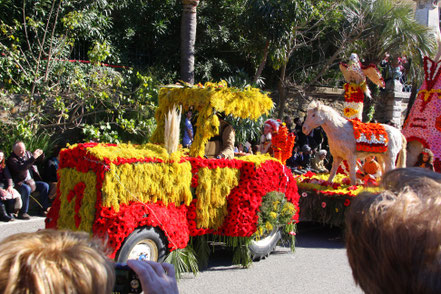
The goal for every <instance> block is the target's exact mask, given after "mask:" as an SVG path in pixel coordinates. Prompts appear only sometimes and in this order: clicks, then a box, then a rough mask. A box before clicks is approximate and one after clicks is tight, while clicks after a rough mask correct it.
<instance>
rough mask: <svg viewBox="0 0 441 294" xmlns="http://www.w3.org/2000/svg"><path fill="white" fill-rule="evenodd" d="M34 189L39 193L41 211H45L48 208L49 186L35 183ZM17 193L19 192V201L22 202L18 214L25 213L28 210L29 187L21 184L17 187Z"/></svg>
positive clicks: (38, 182)
mask: <svg viewBox="0 0 441 294" xmlns="http://www.w3.org/2000/svg"><path fill="white" fill-rule="evenodd" d="M35 186H36V189H35V191H38V192H39V193H40V204H41V205H42V206H43V210H46V209H47V208H48V207H49V197H48V193H49V184H48V183H46V182H40V181H36V182H35ZM17 188H18V189H17V190H18V192H20V195H21V200H22V201H23V207H22V208H21V209H20V212H22V213H27V212H28V209H29V196H30V195H31V187H29V185H27V184H24V183H23V184H21V185H20V186H18V187H17Z"/></svg>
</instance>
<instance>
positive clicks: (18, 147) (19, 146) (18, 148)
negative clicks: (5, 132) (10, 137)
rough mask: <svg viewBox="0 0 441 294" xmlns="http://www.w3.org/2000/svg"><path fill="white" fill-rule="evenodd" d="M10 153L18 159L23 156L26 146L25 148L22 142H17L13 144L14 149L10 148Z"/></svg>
mask: <svg viewBox="0 0 441 294" xmlns="http://www.w3.org/2000/svg"><path fill="white" fill-rule="evenodd" d="M12 151H13V152H14V154H15V155H17V156H18V157H23V156H24V155H25V152H26V146H25V144H24V143H23V142H22V141H19V142H17V143H15V144H14V147H13V148H12Z"/></svg>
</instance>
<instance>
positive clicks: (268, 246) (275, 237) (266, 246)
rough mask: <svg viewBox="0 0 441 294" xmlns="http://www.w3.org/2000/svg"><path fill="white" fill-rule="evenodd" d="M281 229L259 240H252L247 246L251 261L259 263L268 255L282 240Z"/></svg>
mask: <svg viewBox="0 0 441 294" xmlns="http://www.w3.org/2000/svg"><path fill="white" fill-rule="evenodd" d="M280 230H281V228H276V229H274V230H273V231H272V232H271V233H270V234H268V235H267V236H266V237H264V238H261V239H260V240H252V241H251V243H250V244H249V245H248V249H249V250H250V253H251V258H252V259H253V261H259V260H261V259H262V258H265V257H267V256H268V255H270V253H271V252H273V251H274V249H275V248H276V245H277V243H278V242H279V240H280V239H281V238H282V232H281V231H280Z"/></svg>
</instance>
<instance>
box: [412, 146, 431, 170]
mask: <svg viewBox="0 0 441 294" xmlns="http://www.w3.org/2000/svg"><path fill="white" fill-rule="evenodd" d="M424 153H425V154H427V155H429V160H428V161H427V162H426V163H430V164H433V152H432V151H430V149H428V148H423V150H421V153H420V154H419V155H418V160H417V162H416V163H415V166H420V165H421V164H423V163H425V162H424V161H423V155H424Z"/></svg>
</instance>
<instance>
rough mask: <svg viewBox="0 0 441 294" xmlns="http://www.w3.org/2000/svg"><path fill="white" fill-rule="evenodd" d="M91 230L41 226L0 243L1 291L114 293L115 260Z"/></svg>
mask: <svg viewBox="0 0 441 294" xmlns="http://www.w3.org/2000/svg"><path fill="white" fill-rule="evenodd" d="M103 250H104V248H103V246H102V244H101V243H100V242H98V241H96V240H94V239H90V236H89V235H88V234H87V233H73V232H69V231H55V230H41V231H38V232H35V233H21V234H16V235H12V236H10V237H8V238H6V239H5V240H3V241H2V242H1V243H0V252H1V254H0V292H1V293H8V294H9V293H103V294H104V293H106V294H107V293H111V292H112V289H113V284H114V281H115V272H114V268H113V263H112V262H111V260H109V259H108V258H107V256H106V255H105V254H104V251H103Z"/></svg>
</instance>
